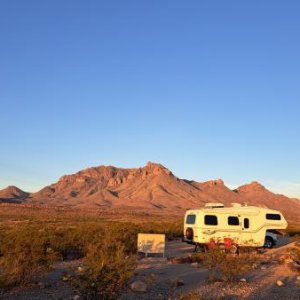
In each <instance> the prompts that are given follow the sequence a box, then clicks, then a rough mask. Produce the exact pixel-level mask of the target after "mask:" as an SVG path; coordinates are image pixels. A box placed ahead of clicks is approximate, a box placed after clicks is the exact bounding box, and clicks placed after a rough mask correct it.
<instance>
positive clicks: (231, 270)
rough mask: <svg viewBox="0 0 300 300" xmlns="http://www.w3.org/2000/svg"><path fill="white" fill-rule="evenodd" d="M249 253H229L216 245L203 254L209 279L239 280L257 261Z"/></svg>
mask: <svg viewBox="0 0 300 300" xmlns="http://www.w3.org/2000/svg"><path fill="white" fill-rule="evenodd" d="M257 259H258V258H257V257H256V256H255V255H254V254H251V253H243V254H229V253H226V252H225V251H224V250H223V248H221V247H220V246H219V245H216V246H215V247H214V248H211V249H209V250H208V251H207V252H206V253H205V254H204V256H203V264H204V266H205V267H206V268H208V269H209V280H210V281H215V280H223V281H226V282H228V281H235V280H239V279H240V278H241V277H242V276H243V275H245V274H246V273H247V272H248V271H249V270H251V269H252V266H253V264H254V263H255V262H256V261H257Z"/></svg>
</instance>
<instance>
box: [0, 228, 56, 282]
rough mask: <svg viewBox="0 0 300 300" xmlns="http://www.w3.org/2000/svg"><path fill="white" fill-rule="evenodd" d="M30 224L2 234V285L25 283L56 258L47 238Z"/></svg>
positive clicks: (0, 250) (46, 267) (0, 247)
mask: <svg viewBox="0 0 300 300" xmlns="http://www.w3.org/2000/svg"><path fill="white" fill-rule="evenodd" d="M32 229H33V228H32V227H30V226H24V227H16V228H13V229H11V230H8V232H6V234H4V235H3V236H2V240H1V246H0V253H1V257H0V270H1V273H0V277H1V278H0V281H1V282H2V285H5V286H12V285H16V284H25V283H28V282H30V281H31V280H32V278H33V277H34V276H35V275H36V274H38V273H39V272H41V271H44V270H47V269H49V267H50V265H51V264H52V263H53V262H54V261H55V260H56V253H55V252H54V251H53V250H52V249H51V248H50V245H49V242H48V240H47V238H46V237H45V236H44V235H43V234H42V233H41V232H40V231H35V230H32Z"/></svg>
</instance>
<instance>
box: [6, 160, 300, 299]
mask: <svg viewBox="0 0 300 300" xmlns="http://www.w3.org/2000/svg"><path fill="white" fill-rule="evenodd" d="M0 196H1V198H0V199H1V204H0V208H1V210H0V237H1V244H0V253H1V257H0V262H1V264H0V266H2V267H1V273H0V279H1V280H0V283H1V285H0V287H1V286H2V290H1V294H0V298H1V299H2V298H3V299H94V298H95V299H102V298H103V299H115V298H118V299H225V298H226V299H227V298H230V299H231V298H232V299H235V298H238V299H266V298H269V297H272V299H283V298H284V299H298V296H299V295H300V294H299V293H300V273H299V271H300V260H299V259H300V256H299V250H300V244H299V241H298V240H297V234H299V233H300V222H299V211H300V201H299V200H298V199H291V198H288V197H286V196H284V195H277V194H274V193H272V192H270V191H269V190H267V189H266V188H265V187H263V186H262V185H261V184H259V183H258V182H252V183H250V184H246V185H243V186H241V187H239V188H237V189H235V190H230V189H229V188H228V187H226V185H225V184H224V182H223V181H222V180H221V179H218V180H211V181H208V182H203V183H200V182H195V181H188V180H185V179H180V178H178V177H176V176H175V175H174V174H173V173H172V172H171V171H170V170H169V169H167V168H166V167H164V166H162V165H161V164H158V163H152V162H149V163H147V165H146V166H144V167H141V168H133V169H120V168H116V167H111V166H99V167H92V168H88V169H85V170H82V171H79V172H77V173H76V174H72V175H64V176H62V177H61V178H60V179H59V180H58V182H57V183H54V184H51V185H49V186H47V187H45V188H42V189H41V190H40V191H38V192H36V193H29V192H24V191H22V190H20V189H18V188H17V187H14V186H9V187H7V188H6V189H3V190H1V191H0ZM208 202H221V203H224V204H225V206H229V207H230V206H231V204H232V203H241V204H243V205H244V204H245V203H247V205H249V206H250V205H254V206H259V207H269V208H272V209H277V210H279V211H281V212H282V213H283V214H284V216H285V217H286V218H287V220H288V224H289V226H288V229H287V230H286V231H284V232H283V234H284V235H283V236H281V237H279V242H278V245H277V246H276V247H275V248H274V249H271V250H263V251H260V252H258V253H256V252H255V251H254V250H253V251H250V252H249V253H248V252H246V253H240V254H237V255H234V256H232V255H230V254H227V253H223V252H222V251H221V250H220V251H219V250H213V251H212V252H208V253H202V252H201V253H194V246H192V245H188V244H186V243H183V242H182V241H181V239H182V236H183V218H184V213H185V211H186V210H187V209H190V208H201V207H203V206H204V205H205V203H208ZM139 232H146V233H160V234H165V235H166V238H167V243H166V256H165V258H160V257H157V258H155V257H149V258H143V257H137V256H136V253H137V234H138V233H139ZM213 270H215V271H216V272H217V273H214V272H213ZM216 274H218V275H216Z"/></svg>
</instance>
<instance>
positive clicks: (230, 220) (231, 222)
mask: <svg viewBox="0 0 300 300" xmlns="http://www.w3.org/2000/svg"><path fill="white" fill-rule="evenodd" d="M227 224H228V225H229V226H239V225H240V220H239V218H238V217H237V216H229V217H228V218H227Z"/></svg>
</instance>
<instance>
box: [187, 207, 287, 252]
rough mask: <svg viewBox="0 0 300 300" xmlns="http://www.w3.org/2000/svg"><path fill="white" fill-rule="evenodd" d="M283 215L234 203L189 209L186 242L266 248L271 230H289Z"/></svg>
mask: <svg viewBox="0 0 300 300" xmlns="http://www.w3.org/2000/svg"><path fill="white" fill-rule="evenodd" d="M286 227H287V222H286V220H285V218H284V216H283V215H282V213H281V212H279V211H276V210H272V209H268V208H262V207H256V206H241V205H240V204H237V203H233V206H232V207H224V205H223V204H222V203H207V204H206V205H205V207H204V208H201V209H192V210H188V211H187V212H186V214H185V220H184V240H185V241H186V242H187V243H191V244H195V245H196V246H204V245H209V244H210V243H219V244H224V245H226V246H228V247H229V248H230V247H232V249H236V248H237V247H239V246H249V247H262V246H263V245H264V244H265V239H266V232H267V230H278V229H285V228H286Z"/></svg>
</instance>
